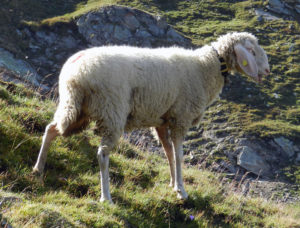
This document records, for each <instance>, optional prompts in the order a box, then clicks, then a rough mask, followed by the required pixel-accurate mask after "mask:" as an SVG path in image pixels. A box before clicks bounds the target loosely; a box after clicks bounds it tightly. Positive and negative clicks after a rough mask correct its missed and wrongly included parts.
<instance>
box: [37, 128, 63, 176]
mask: <svg viewBox="0 0 300 228" xmlns="http://www.w3.org/2000/svg"><path fill="white" fill-rule="evenodd" d="M58 134H59V133H58V130H57V129H56V124H55V123H50V124H49V125H48V126H47V127H46V130H45V134H44V136H43V141H42V146H41V149H40V153H39V156H38V159H37V162H36V164H35V166H34V167H33V173H34V174H35V175H37V176H39V177H40V178H42V174H43V172H44V167H45V163H46V159H47V153H48V150H49V147H50V144H51V142H52V141H53V140H54V139H55V137H56V136H57V135H58Z"/></svg>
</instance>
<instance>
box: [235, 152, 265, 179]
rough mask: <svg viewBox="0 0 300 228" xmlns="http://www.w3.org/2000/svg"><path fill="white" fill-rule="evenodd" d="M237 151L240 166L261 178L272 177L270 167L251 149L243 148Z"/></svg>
mask: <svg viewBox="0 0 300 228" xmlns="http://www.w3.org/2000/svg"><path fill="white" fill-rule="evenodd" d="M237 150H238V151H239V155H238V157H237V164H238V165H239V166H241V167H243V168H245V169H246V170H248V171H249V172H252V173H254V174H256V175H259V176H269V175H270V167H269V165H268V164H267V163H266V162H265V161H264V159H263V158H262V157H261V156H260V155H258V154H257V153H256V152H255V151H254V150H253V149H252V148H251V147H248V146H243V147H239V148H238V149H237Z"/></svg>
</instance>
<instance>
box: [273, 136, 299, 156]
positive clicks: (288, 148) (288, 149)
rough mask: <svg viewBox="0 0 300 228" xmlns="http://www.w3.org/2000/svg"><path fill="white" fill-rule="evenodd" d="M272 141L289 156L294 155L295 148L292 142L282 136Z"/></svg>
mask: <svg viewBox="0 0 300 228" xmlns="http://www.w3.org/2000/svg"><path fill="white" fill-rule="evenodd" d="M274 141H275V142H276V143H277V144H278V145H279V146H280V147H281V149H282V150H283V151H284V153H285V154H286V155H287V156H288V157H289V158H291V157H293V156H294V154H295V150H294V145H293V142H291V141H290V140H288V139H286V138H284V137H279V138H275V139H274Z"/></svg>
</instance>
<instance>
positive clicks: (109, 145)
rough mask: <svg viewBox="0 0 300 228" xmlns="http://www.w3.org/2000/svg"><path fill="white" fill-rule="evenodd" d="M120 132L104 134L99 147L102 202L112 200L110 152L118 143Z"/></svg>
mask: <svg viewBox="0 0 300 228" xmlns="http://www.w3.org/2000/svg"><path fill="white" fill-rule="evenodd" d="M120 137H121V133H120V134H116V133H115V132H114V134H113V135H111V136H103V138H102V140H101V146H100V147H99V149H98V153H97V158H98V162H99V166H100V178H101V198H100V202H103V201H108V202H110V203H113V202H112V199H111V195H110V190H109V171H108V168H109V152H110V151H111V150H112V149H113V148H114V147H115V145H116V144H117V143H118V140H119V138H120Z"/></svg>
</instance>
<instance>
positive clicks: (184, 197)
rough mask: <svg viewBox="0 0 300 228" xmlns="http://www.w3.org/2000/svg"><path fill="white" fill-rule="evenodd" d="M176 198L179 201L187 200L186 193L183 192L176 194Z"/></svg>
mask: <svg viewBox="0 0 300 228" xmlns="http://www.w3.org/2000/svg"><path fill="white" fill-rule="evenodd" d="M177 198H178V199H181V200H185V199H187V198H188V194H187V193H186V192H184V193H181V192H177Z"/></svg>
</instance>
